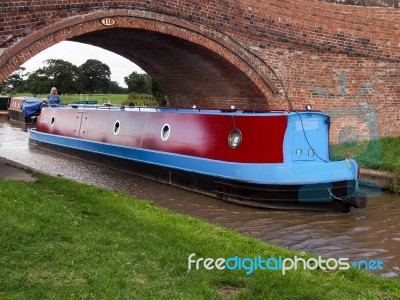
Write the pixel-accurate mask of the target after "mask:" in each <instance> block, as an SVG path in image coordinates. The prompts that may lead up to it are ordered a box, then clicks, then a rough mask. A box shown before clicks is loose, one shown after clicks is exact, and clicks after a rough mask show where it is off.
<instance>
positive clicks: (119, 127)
mask: <svg viewBox="0 0 400 300" xmlns="http://www.w3.org/2000/svg"><path fill="white" fill-rule="evenodd" d="M120 129H121V124H120V123H119V121H115V123H114V134H115V135H117V134H118V133H119V130H120Z"/></svg>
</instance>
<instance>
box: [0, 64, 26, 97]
mask: <svg viewBox="0 0 400 300" xmlns="http://www.w3.org/2000/svg"><path fill="white" fill-rule="evenodd" d="M25 70H26V69H25V68H18V69H17V70H16V71H15V72H13V73H12V74H11V75H10V76H8V77H7V78H6V79H5V80H4V82H3V89H5V90H6V91H11V92H13V93H20V92H25V91H26V88H27V87H26V82H25V81H24V77H25V76H27V74H25V73H24V72H25Z"/></svg>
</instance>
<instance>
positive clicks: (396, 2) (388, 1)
mask: <svg viewBox="0 0 400 300" xmlns="http://www.w3.org/2000/svg"><path fill="white" fill-rule="evenodd" d="M319 1H323V2H330V3H335V4H344V5H356V6H368V7H394V8H400V0H319Z"/></svg>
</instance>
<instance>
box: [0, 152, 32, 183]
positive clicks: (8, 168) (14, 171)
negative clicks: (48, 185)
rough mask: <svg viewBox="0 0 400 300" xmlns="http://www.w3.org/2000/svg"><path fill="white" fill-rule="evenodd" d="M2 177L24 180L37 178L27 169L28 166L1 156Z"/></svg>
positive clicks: (0, 174)
mask: <svg viewBox="0 0 400 300" xmlns="http://www.w3.org/2000/svg"><path fill="white" fill-rule="evenodd" d="M0 178H5V179H11V180H22V181H28V182H31V181H36V178H35V177H34V176H33V175H32V174H30V173H29V172H28V171H27V167H26V166H24V165H22V164H19V163H17V162H15V161H12V160H8V159H6V158H4V157H0Z"/></svg>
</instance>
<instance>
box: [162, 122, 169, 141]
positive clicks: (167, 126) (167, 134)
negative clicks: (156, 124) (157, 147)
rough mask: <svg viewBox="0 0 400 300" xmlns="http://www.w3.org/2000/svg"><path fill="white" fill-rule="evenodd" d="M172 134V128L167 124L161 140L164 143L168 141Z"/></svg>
mask: <svg viewBox="0 0 400 300" xmlns="http://www.w3.org/2000/svg"><path fill="white" fill-rule="evenodd" d="M170 134H171V127H170V126H169V124H168V123H166V124H164V125H163V127H162V128H161V139H162V140H163V141H166V140H168V138H169V135H170Z"/></svg>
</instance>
